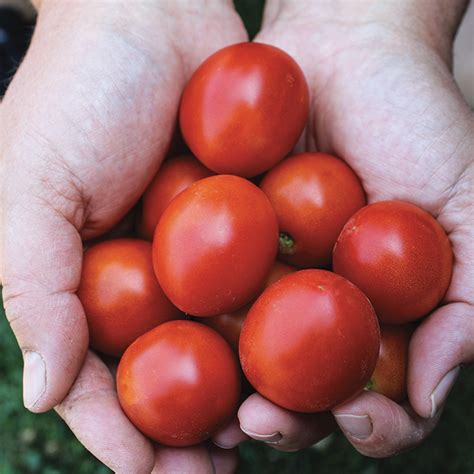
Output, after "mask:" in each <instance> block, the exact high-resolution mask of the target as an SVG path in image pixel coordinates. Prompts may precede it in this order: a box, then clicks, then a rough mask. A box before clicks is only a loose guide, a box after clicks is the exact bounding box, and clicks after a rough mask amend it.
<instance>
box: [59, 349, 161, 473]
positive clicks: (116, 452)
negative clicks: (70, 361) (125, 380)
mask: <svg viewBox="0 0 474 474" xmlns="http://www.w3.org/2000/svg"><path fill="white" fill-rule="evenodd" d="M55 409H56V411H57V413H58V414H59V416H61V418H63V420H64V421H65V422H66V423H67V424H68V426H69V427H70V428H71V430H72V431H73V432H74V434H75V435H76V437H77V438H78V440H79V441H80V442H81V443H82V444H83V445H84V446H85V447H86V448H87V449H88V450H89V451H90V452H91V453H92V454H93V455H94V456H96V457H97V458H98V459H99V460H100V461H102V462H103V463H104V464H106V465H107V466H108V467H109V468H110V469H112V470H113V471H114V472H117V473H130V472H133V473H137V474H142V473H143V474H149V473H150V472H151V471H152V468H153V464H154V461H155V455H154V449H153V446H152V444H151V443H150V442H149V441H148V440H147V439H146V438H145V436H143V435H142V434H141V433H140V432H139V431H138V430H137V429H136V428H135V427H134V426H133V425H132V424H131V422H130V421H129V420H128V418H127V417H126V416H125V414H124V413H123V411H122V409H121V408H120V405H119V401H118V398H117V393H116V391H115V385H114V381H113V378H112V375H111V374H110V372H109V371H108V369H107V367H106V366H105V364H104V363H103V362H102V361H101V360H100V359H99V358H98V357H97V356H96V355H95V354H93V353H92V352H89V353H88V355H87V358H86V360H85V362H84V366H83V368H82V370H81V372H80V374H79V376H78V378H77V380H76V382H75V384H74V386H73V387H72V389H71V391H70V392H69V394H68V395H67V397H66V398H65V399H64V401H63V402H62V403H61V404H59V405H58V406H57V407H56V408H55Z"/></svg>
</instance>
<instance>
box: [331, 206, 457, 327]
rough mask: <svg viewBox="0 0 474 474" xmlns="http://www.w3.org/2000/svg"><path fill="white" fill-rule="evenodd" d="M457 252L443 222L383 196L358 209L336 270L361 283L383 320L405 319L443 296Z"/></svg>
mask: <svg viewBox="0 0 474 474" xmlns="http://www.w3.org/2000/svg"><path fill="white" fill-rule="evenodd" d="M452 267H453V254H452V250H451V244H450V242H449V239H448V237H447V235H446V233H445V231H444V230H443V228H442V227H441V225H440V224H439V223H438V222H437V221H436V219H434V218H433V217H432V216H431V215H430V214H429V213H427V212H426V211H424V210H423V209H420V208H419V207H417V206H415V205H413V204H410V203H407V202H402V201H382V202H377V203H374V204H370V205H368V206H366V207H364V208H362V209H361V210H360V211H358V212H357V213H356V214H355V215H354V216H353V217H352V218H351V219H350V220H349V221H348V222H347V224H346V225H345V226H344V228H343V230H342V232H341V234H340V236H339V238H338V240H337V242H336V245H335V247H334V251H333V268H334V271H335V272H336V273H338V274H340V275H342V276H344V277H345V278H347V279H348V280H350V281H352V282H353V283H354V284H355V285H357V286H358V287H359V288H360V289H361V290H362V291H363V292H364V293H365V294H366V295H367V296H368V298H369V299H370V301H371V302H372V304H373V306H374V308H375V311H376V313H377V316H378V317H379V319H380V321H382V322H384V323H386V324H404V323H407V322H410V321H414V320H416V319H419V318H421V317H423V316H425V315H427V314H428V313H429V312H430V311H431V310H432V309H434V308H435V307H436V305H437V304H438V303H439V302H440V301H441V300H442V298H443V296H444V295H445V293H446V291H447V289H448V286H449V283H450V280H451V274H452Z"/></svg>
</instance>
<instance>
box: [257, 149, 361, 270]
mask: <svg viewBox="0 0 474 474" xmlns="http://www.w3.org/2000/svg"><path fill="white" fill-rule="evenodd" d="M260 188H261V189H262V191H263V192H264V193H265V194H266V195H267V196H268V199H270V202H271V203H272V206H273V208H274V209H275V212H276V214H277V217H278V224H279V228H280V235H281V233H283V234H284V236H285V235H286V236H287V237H289V238H290V239H291V243H290V244H289V245H288V241H283V242H282V240H281V238H280V253H279V257H278V258H280V259H281V260H283V261H285V262H288V263H290V264H292V265H295V266H297V267H299V268H310V267H325V266H328V265H330V263H331V258H332V249H333V247H334V244H335V242H336V240H337V237H338V236H339V233H340V232H341V230H342V228H343V227H344V224H345V223H346V222H347V221H348V220H349V218H350V217H351V216H352V215H353V214H354V213H355V212H356V211H357V210H359V209H360V208H361V207H363V206H364V205H365V203H366V200H365V193H364V190H363V188H362V185H361V183H360V181H359V178H358V177H357V176H356V174H355V173H354V172H353V171H352V169H351V168H350V167H349V166H348V165H346V164H345V163H344V162H343V161H342V160H340V159H338V158H336V157H334V156H331V155H328V154H326V153H300V154H297V155H293V156H291V157H289V158H287V159H285V160H284V161H282V162H281V163H279V164H278V165H276V166H275V167H274V168H272V169H271V170H270V171H269V172H268V173H267V174H266V175H265V176H264V178H263V180H262V182H261V184H260ZM284 236H283V238H284ZM285 244H286V245H285Z"/></svg>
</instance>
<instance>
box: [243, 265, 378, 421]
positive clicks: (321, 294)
mask: <svg viewBox="0 0 474 474" xmlns="http://www.w3.org/2000/svg"><path fill="white" fill-rule="evenodd" d="M379 345H380V332H379V325H378V322H377V318H376V316H375V312H374V310H373V308H372V305H371V304H370V302H369V300H368V299H367V297H366V296H365V295H364V294H363V293H362V292H361V291H360V290H359V289H358V288H357V287H356V286H354V285H353V284H352V283H350V282H349V281H348V280H346V279H345V278H342V277H340V276H339V275H336V274H335V273H332V272H328V271H325V270H301V271H299V272H296V273H292V274H290V275H287V276H285V277H283V278H282V279H280V280H279V281H277V282H276V283H274V284H273V285H271V286H270V287H269V288H267V289H266V290H265V291H264V292H263V293H262V294H261V295H260V297H259V298H258V299H257V301H256V302H255V303H254V305H253V306H252V308H251V309H250V311H249V314H248V316H247V318H246V320H245V322H244V325H243V328H242V333H241V335H240V343H239V355H240V362H241V365H242V369H243V371H244V374H245V376H246V377H247V379H248V380H249V382H250V383H251V384H252V386H253V387H255V389H256V390H257V392H259V393H260V394H261V395H263V396H264V397H265V398H267V399H268V400H270V401H272V402H274V403H275V404H277V405H279V406H281V407H283V408H286V409H288V410H293V411H296V412H303V413H314V412H321V411H327V410H329V409H331V408H332V407H334V406H335V405H337V404H339V403H341V402H342V401H344V400H347V399H348V398H350V397H353V396H354V395H356V394H357V393H358V392H360V391H361V390H362V389H363V388H364V386H365V384H366V383H367V382H368V381H369V379H370V376H371V375H372V373H373V370H374V368H375V364H376V362H377V357H378V354H379Z"/></svg>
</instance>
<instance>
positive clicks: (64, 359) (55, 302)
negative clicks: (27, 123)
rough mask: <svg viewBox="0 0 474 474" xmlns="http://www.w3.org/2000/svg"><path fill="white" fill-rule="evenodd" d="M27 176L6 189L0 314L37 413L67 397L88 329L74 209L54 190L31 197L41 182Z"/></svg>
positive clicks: (26, 396) (29, 404) (0, 257)
mask: <svg viewBox="0 0 474 474" xmlns="http://www.w3.org/2000/svg"><path fill="white" fill-rule="evenodd" d="M24 174H26V173H16V174H15V173H9V176H11V177H14V178H12V179H11V180H10V182H5V180H4V182H3V186H4V190H3V191H4V199H3V201H2V206H3V217H4V219H5V220H4V223H3V226H2V227H1V230H2V239H1V240H2V245H3V248H2V254H1V255H0V262H1V263H2V266H3V269H2V273H3V275H2V276H3V302H4V306H5V312H6V315H7V318H8V320H9V322H10V325H11V327H12V329H13V331H14V333H15V336H16V338H17V340H18V343H19V345H20V348H21V351H22V353H23V359H24V375H23V398H24V404H25V406H26V407H27V408H28V409H30V410H31V411H34V412H41V411H45V410H48V409H50V408H52V407H53V406H55V405H57V404H58V403H59V402H60V401H61V400H62V399H63V398H64V397H65V395H66V394H67V392H68V391H69V388H70V387H71V385H72V383H73V381H74V379H75V378H76V375H77V373H78V372H79V369H80V367H81V365H82V363H83V360H84V357H85V354H86V349H87V344H88V330H87V323H86V319H85V315H84V312H83V309H82V306H81V304H80V302H79V299H78V298H77V296H76V295H75V291H76V288H77V286H78V284H79V280H80V273H81V262H82V242H81V238H80V236H79V233H78V232H77V230H76V228H75V227H74V225H73V224H72V216H74V215H78V214H77V211H78V208H79V205H78V204H77V205H76V204H74V205H72V206H71V202H72V201H68V206H64V205H63V204H64V203H65V199H64V196H67V194H65V193H60V192H59V189H57V191H58V193H57V194H56V193H53V192H52V191H49V196H46V192H45V191H44V189H48V187H47V186H43V185H42V187H41V189H42V190H41V191H40V190H38V191H37V192H36V190H35V183H38V182H41V180H38V179H36V180H31V178H27V177H26V176H24ZM22 175H23V176H22ZM36 187H38V184H36ZM5 188H6V189H5ZM49 189H50V190H51V189H52V187H49ZM35 192H36V196H35ZM41 193H42V194H44V195H42V196H41V197H40V196H39V194H41ZM69 194H70V191H69ZM49 202H55V206H52V205H50V204H49ZM77 202H78V201H76V203H77ZM60 203H61V204H60ZM65 211H66V212H65ZM6 223H7V224H6Z"/></svg>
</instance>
